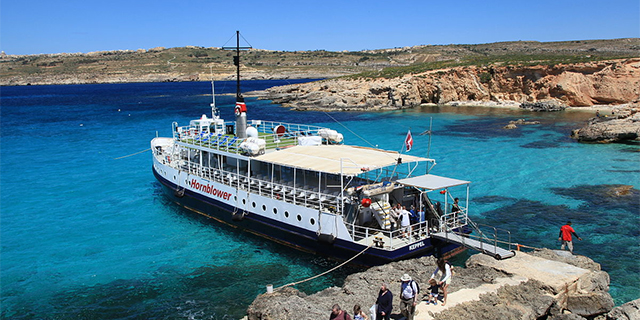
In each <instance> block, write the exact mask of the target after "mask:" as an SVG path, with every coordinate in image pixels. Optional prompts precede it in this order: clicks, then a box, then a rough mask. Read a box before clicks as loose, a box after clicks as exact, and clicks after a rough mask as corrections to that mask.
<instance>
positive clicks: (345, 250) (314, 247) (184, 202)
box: [153, 168, 459, 266]
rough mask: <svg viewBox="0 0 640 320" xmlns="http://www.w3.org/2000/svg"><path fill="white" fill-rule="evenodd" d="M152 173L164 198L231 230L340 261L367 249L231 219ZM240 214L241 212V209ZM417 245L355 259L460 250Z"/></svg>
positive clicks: (368, 261) (228, 210)
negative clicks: (326, 241)
mask: <svg viewBox="0 0 640 320" xmlns="http://www.w3.org/2000/svg"><path fill="white" fill-rule="evenodd" d="M153 174H154V175H155V177H156V179H158V181H159V182H160V183H161V184H162V185H163V190H164V193H165V195H166V196H167V197H169V198H170V199H171V200H173V201H174V202H176V203H178V204H179V205H181V206H183V207H185V208H187V209H189V210H192V211H195V212H197V213H199V214H201V215H203V216H206V217H209V218H211V219H214V220H216V221H219V222H221V223H224V224H227V225H229V226H231V227H234V228H239V229H240V230H243V231H247V232H250V233H253V234H256V235H258V236H261V237H264V238H267V239H270V240H272V241H274V242H276V243H280V244H283V245H286V246H289V247H292V248H295V249H298V250H301V251H304V252H309V253H319V254H322V255H325V256H327V257H330V258H336V259H338V260H347V259H350V258H352V257H353V256H354V255H356V254H357V253H358V252H360V251H362V250H363V249H364V248H365V247H364V246H363V245H361V244H357V243H353V242H350V241H345V240H341V239H336V240H335V242H334V243H333V244H327V243H324V242H320V241H318V240H317V235H316V233H315V232H313V231H309V230H306V229H302V228H298V227H295V226H291V225H288V224H284V223H281V222H279V221H276V220H273V219H269V218H266V217H263V216H260V215H257V214H251V213H248V214H247V215H246V216H245V217H244V218H243V219H242V220H240V221H234V220H233V219H232V216H233V214H232V213H233V212H234V209H235V207H234V206H231V205H228V204H225V203H222V202H220V201H217V200H215V199H212V198H209V197H205V196H203V195H201V194H199V193H195V192H192V191H190V190H189V189H186V190H185V191H184V196H183V197H177V196H176V195H175V190H176V188H177V185H175V184H174V183H172V182H170V181H169V180H167V179H165V178H164V177H162V176H160V175H159V174H158V173H157V172H156V170H155V168H153ZM238 212H242V211H241V210H238ZM418 246H419V247H418V248H416V249H414V250H412V251H410V250H409V247H404V248H400V249H398V250H395V251H388V250H381V249H378V248H375V247H372V248H369V249H368V250H367V251H366V252H365V253H364V254H362V255H360V256H359V257H358V258H356V259H355V260H354V261H353V263H354V264H358V265H363V266H375V265H381V264H386V263H389V262H392V261H398V260H403V259H408V258H415V257H421V256H424V255H432V254H434V253H435V254H438V255H444V256H446V255H447V253H449V252H451V253H453V252H455V251H456V249H458V248H459V246H457V245H452V244H449V243H444V242H440V241H438V240H437V239H425V240H423V241H422V244H421V245H420V244H419V245H418Z"/></svg>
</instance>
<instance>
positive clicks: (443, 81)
mask: <svg viewBox="0 0 640 320" xmlns="http://www.w3.org/2000/svg"><path fill="white" fill-rule="evenodd" d="M639 97H640V58H634V59H619V60H609V61H599V62H588V63H580V64H566V65H565V64H560V65H553V66H548V65H537V66H500V65H493V66H486V67H478V66H468V67H455V68H449V69H444V70H433V71H428V72H424V73H419V74H411V75H405V76H403V77H400V78H393V79H384V78H378V79H363V78H359V79H350V78H339V79H332V80H325V81H320V82H315V83H308V84H299V85H291V86H284V87H276V88H271V89H269V90H267V91H266V92H265V93H264V96H263V98H266V99H270V100H273V101H274V102H275V103H282V104H283V105H285V106H290V107H294V108H296V109H300V110H307V109H323V110H378V109H400V108H410V107H414V106H418V105H420V104H425V103H434V104H446V103H454V102H459V101H464V102H467V101H472V102H477V103H482V102H490V103H494V104H505V103H506V104H508V103H512V104H513V103H522V102H536V101H545V100H546V101H548V100H554V101H557V102H559V103H561V104H563V105H566V106H591V105H603V104H604V105H607V104H624V103H629V102H633V101H637V100H638V99H639Z"/></svg>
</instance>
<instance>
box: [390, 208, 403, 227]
mask: <svg viewBox="0 0 640 320" xmlns="http://www.w3.org/2000/svg"><path fill="white" fill-rule="evenodd" d="M401 211H402V208H401V207H400V203H396V205H395V206H393V208H391V210H389V214H390V215H391V218H393V225H394V229H395V228H397V227H398V225H399V223H398V221H399V220H398V219H399V218H400V213H401Z"/></svg>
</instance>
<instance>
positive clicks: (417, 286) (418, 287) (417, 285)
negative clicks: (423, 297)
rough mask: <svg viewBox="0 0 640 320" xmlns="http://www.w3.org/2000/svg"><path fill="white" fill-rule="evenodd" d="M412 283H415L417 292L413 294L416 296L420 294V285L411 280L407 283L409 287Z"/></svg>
mask: <svg viewBox="0 0 640 320" xmlns="http://www.w3.org/2000/svg"><path fill="white" fill-rule="evenodd" d="M412 283H415V284H416V289H418V291H417V292H416V293H415V295H416V296H417V295H419V294H420V285H419V284H418V283H417V282H415V281H413V280H411V281H410V282H409V285H410V286H411V284H412ZM411 291H413V286H411Z"/></svg>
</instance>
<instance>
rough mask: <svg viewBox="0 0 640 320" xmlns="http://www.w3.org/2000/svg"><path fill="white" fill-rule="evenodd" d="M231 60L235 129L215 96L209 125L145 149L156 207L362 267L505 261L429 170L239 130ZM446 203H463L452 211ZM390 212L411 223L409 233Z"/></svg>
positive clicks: (418, 160) (291, 128) (250, 128)
mask: <svg viewBox="0 0 640 320" xmlns="http://www.w3.org/2000/svg"><path fill="white" fill-rule="evenodd" d="M240 48H241V47H240V46H239V38H238V44H237V45H236V49H237V50H236V52H237V55H236V58H235V61H234V62H235V64H236V66H237V68H238V79H237V81H238V82H237V83H238V85H237V87H238V90H237V91H238V92H237V96H236V98H237V99H236V105H235V120H234V121H225V120H224V119H222V118H221V117H220V116H219V113H218V110H217V108H216V106H215V95H214V102H213V103H212V104H211V117H208V116H207V115H204V114H203V115H202V116H201V117H199V118H197V119H194V120H191V121H190V122H189V124H188V125H184V126H181V125H179V124H178V123H176V122H173V124H172V132H173V134H172V136H171V137H156V138H154V139H153V140H152V141H151V149H152V151H153V173H154V175H155V177H156V178H157V179H158V181H159V182H160V183H161V184H162V186H163V190H164V191H165V194H166V196H167V197H169V198H171V199H172V200H173V201H175V202H176V203H178V204H180V205H181V206H183V207H185V208H187V209H189V210H192V211H195V212H197V213H199V214H201V215H204V216H206V217H209V218H211V219H214V220H217V221H219V222H221V223H224V224H228V225H231V226H233V227H236V228H239V229H241V230H245V231H247V232H250V233H253V234H256V235H259V236H262V237H264V238H267V239H270V240H273V241H275V242H277V243H281V244H284V245H287V246H290V247H293V248H296V249H299V250H302V251H306V252H311V253H314V254H321V255H324V256H328V257H332V258H336V259H338V260H350V259H353V260H352V263H355V264H358V265H364V266H373V265H380V264H385V263H388V262H391V261H397V260H402V259H408V258H414V257H420V256H424V255H437V256H442V257H448V256H451V255H453V254H456V253H458V252H461V251H462V250H464V249H465V248H467V247H471V248H474V249H477V250H479V251H482V252H485V253H488V254H491V255H492V256H494V257H496V258H498V259H502V258H508V257H510V256H512V255H513V254H515V253H514V252H513V251H509V250H508V249H503V248H501V247H500V246H499V245H498V243H497V237H496V234H495V233H494V234H493V238H491V236H488V235H486V234H485V233H483V232H482V231H481V229H480V227H479V226H478V225H476V224H474V223H473V222H472V221H471V220H470V219H469V216H468V205H469V186H470V182H469V181H466V180H459V179H454V178H448V177H443V176H438V175H434V174H430V173H429V172H430V171H431V169H432V168H433V166H434V165H435V164H436V161H435V160H434V159H430V158H425V157H419V156H414V155H408V154H402V153H399V152H395V151H388V150H382V149H378V148H370V147H362V146H355V145H348V144H346V143H345V141H344V138H343V135H342V134H340V133H339V132H337V131H335V130H333V129H330V128H326V127H319V126H313V125H306V124H294V123H283V122H277V121H269V120H264V119H249V117H248V115H249V114H250V112H249V111H248V109H247V106H246V104H245V102H244V99H243V97H242V95H241V93H240V77H239V74H240V73H239V70H240V64H239V52H240V50H239V49H240ZM456 192H458V193H459V194H460V198H462V199H464V201H463V202H462V203H457V204H456V205H455V206H453V207H452V204H453V199H454V198H455V193H456ZM398 206H404V207H405V208H406V210H413V212H414V213H415V215H414V218H413V219H411V223H410V225H409V226H408V227H407V226H405V227H403V226H402V223H401V221H400V220H401V219H400V218H399V217H398V214H399V213H400V212H401V209H400V208H397V207H398ZM394 207H396V208H394ZM411 208H413V209H411ZM405 217H406V215H405ZM494 230H495V228H494ZM471 231H475V232H474V235H475V236H476V238H474V237H471V236H470V235H469V234H470V233H471ZM494 241H495V243H494ZM354 258H355V259H354Z"/></svg>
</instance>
